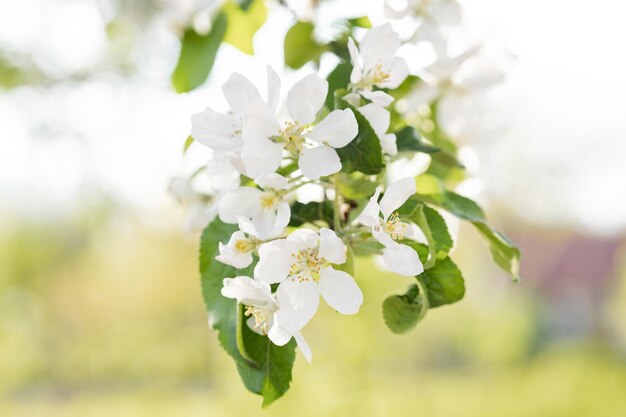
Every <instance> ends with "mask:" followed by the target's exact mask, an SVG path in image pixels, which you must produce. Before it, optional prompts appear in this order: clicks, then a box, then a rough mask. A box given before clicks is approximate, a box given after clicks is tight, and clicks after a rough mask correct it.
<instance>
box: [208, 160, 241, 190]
mask: <svg viewBox="0 0 626 417" xmlns="http://www.w3.org/2000/svg"><path fill="white" fill-rule="evenodd" d="M233 159H235V158H234V157H232V156H231V155H230V154H228V153H222V152H215V151H214V152H213V155H212V157H211V159H210V160H209V162H208V163H207V166H206V168H205V170H204V173H205V174H206V176H207V177H208V178H209V180H210V181H211V186H212V187H213V188H214V189H216V190H233V189H235V188H238V187H239V184H240V183H241V174H240V172H239V171H238V170H237V169H236V168H235V166H234V165H233Z"/></svg>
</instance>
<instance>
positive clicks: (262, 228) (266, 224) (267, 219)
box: [252, 209, 282, 240]
mask: <svg viewBox="0 0 626 417" xmlns="http://www.w3.org/2000/svg"><path fill="white" fill-rule="evenodd" d="M252 224H253V225H254V228H255V229H256V231H257V233H258V234H259V239H262V240H267V239H271V238H272V237H273V236H272V234H273V233H274V229H275V227H276V210H274V209H261V210H260V211H259V212H258V213H257V214H256V215H255V216H254V217H253V218H252ZM281 232H282V230H281Z"/></svg>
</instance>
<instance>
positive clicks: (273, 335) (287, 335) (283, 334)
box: [267, 313, 293, 346]
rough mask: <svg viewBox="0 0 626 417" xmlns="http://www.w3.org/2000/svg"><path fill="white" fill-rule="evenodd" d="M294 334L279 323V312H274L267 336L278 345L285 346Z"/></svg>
mask: <svg viewBox="0 0 626 417" xmlns="http://www.w3.org/2000/svg"><path fill="white" fill-rule="evenodd" d="M292 336H293V335H292V333H291V332H290V331H288V330H287V329H285V328H283V327H281V326H280V325H279V324H278V313H274V319H273V323H272V327H270V331H269V332H267V337H269V338H270V340H271V341H272V343H274V344H275V345H276V346H284V345H286V344H287V342H289V341H290V340H291V337H292Z"/></svg>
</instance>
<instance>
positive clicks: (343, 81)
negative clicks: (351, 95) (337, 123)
mask: <svg viewBox="0 0 626 417" xmlns="http://www.w3.org/2000/svg"><path fill="white" fill-rule="evenodd" d="M351 72H352V65H351V64H349V63H347V62H342V63H340V64H338V65H337V66H336V67H335V69H334V70H332V72H331V73H330V74H328V77H326V80H327V81H328V94H327V95H326V107H327V108H328V109H329V110H333V109H334V108H335V91H336V90H339V89H345V88H347V87H348V84H349V83H350V73H351Z"/></svg>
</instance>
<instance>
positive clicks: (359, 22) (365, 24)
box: [348, 16, 372, 29]
mask: <svg viewBox="0 0 626 417" xmlns="http://www.w3.org/2000/svg"><path fill="white" fill-rule="evenodd" d="M348 23H350V24H351V25H352V26H358V27H361V28H365V29H370V28H371V27H372V22H371V21H370V18H369V17H367V16H361V17H355V18H353V19H348Z"/></svg>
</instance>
